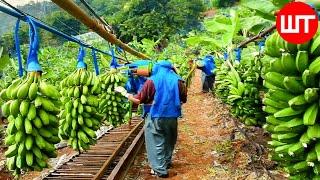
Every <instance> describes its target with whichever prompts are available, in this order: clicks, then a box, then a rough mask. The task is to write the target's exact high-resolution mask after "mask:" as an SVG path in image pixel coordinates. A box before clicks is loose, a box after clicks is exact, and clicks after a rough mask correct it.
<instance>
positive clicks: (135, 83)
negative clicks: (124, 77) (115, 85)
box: [126, 60, 151, 94]
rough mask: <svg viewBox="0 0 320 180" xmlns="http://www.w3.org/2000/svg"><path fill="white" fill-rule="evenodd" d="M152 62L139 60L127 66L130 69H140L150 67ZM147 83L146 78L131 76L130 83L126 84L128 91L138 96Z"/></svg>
mask: <svg viewBox="0 0 320 180" xmlns="http://www.w3.org/2000/svg"><path fill="white" fill-rule="evenodd" d="M150 62H151V61H150V60H137V61H134V62H133V63H130V64H128V65H126V66H128V67H129V68H138V67H139V66H145V65H148V64H149V63H150ZM146 81H147V78H146V77H143V76H134V75H133V74H129V78H128V81H127V83H126V90H127V91H128V92H130V93H134V94H137V93H138V92H139V91H140V90H141V89H142V87H143V84H144V83H145V82H146Z"/></svg>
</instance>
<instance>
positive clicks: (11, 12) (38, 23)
mask: <svg viewBox="0 0 320 180" xmlns="http://www.w3.org/2000/svg"><path fill="white" fill-rule="evenodd" d="M0 1H1V2H2V3H3V4H5V5H7V6H9V7H10V8H11V9H10V8H8V7H5V6H0V11H2V12H4V13H6V14H9V15H11V16H13V17H16V18H18V19H21V20H22V21H27V17H29V18H31V19H32V20H33V21H34V23H35V25H36V26H37V27H39V28H42V29H44V30H47V31H49V32H51V33H53V34H56V35H58V36H60V37H63V38H64V39H66V40H68V41H71V42H74V43H77V44H79V45H81V46H83V47H86V48H89V49H92V50H95V51H96V52H100V53H102V54H106V55H108V56H112V54H111V53H110V52H105V51H102V50H100V49H97V48H95V47H93V46H92V45H89V44H86V43H85V42H83V41H82V40H80V39H77V38H75V37H73V36H70V35H67V34H65V33H63V32H61V31H59V30H57V29H55V28H53V27H51V26H49V25H47V24H45V23H44V22H42V21H41V20H38V19H37V18H34V17H32V16H28V15H27V14H26V13H25V12H23V11H21V10H19V9H17V8H15V7H14V6H12V5H11V4H9V3H8V2H6V1H5V0H0ZM115 58H117V59H119V60H124V59H123V58H121V57H116V56H115Z"/></svg>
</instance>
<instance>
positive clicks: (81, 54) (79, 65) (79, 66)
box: [77, 46, 87, 69]
mask: <svg viewBox="0 0 320 180" xmlns="http://www.w3.org/2000/svg"><path fill="white" fill-rule="evenodd" d="M85 56H86V51H85V50H84V48H83V47H82V46H80V48H79V54H78V62H77V69H84V68H87V65H86V63H85V62H84V57H85Z"/></svg>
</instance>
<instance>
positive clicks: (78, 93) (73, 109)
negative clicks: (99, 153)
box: [59, 69, 103, 150]
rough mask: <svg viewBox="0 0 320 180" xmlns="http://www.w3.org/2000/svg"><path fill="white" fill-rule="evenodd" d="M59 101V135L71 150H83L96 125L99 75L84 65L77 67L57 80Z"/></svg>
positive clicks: (91, 140) (99, 117)
mask: <svg viewBox="0 0 320 180" xmlns="http://www.w3.org/2000/svg"><path fill="white" fill-rule="evenodd" d="M60 88H61V91H60V93H61V95H62V98H61V101H62V103H63V104H64V107H63V110H62V112H61V114H60V116H61V120H60V126H59V135H60V137H61V138H62V139H66V140H68V145H69V146H71V147H72V148H73V149H75V150H87V149H89V147H90V145H92V144H95V143H96V133H95V131H96V130H98V129H99V128H100V125H101V120H102V118H103V116H102V115H100V114H99V113H98V105H99V104H98V102H99V99H98V95H99V94H100V93H101V84H100V80H99V78H98V77H97V76H96V75H95V74H94V73H92V72H89V71H87V70H85V69H77V70H76V71H74V72H73V73H72V74H70V75H69V76H67V77H66V78H65V79H63V80H62V81H61V83H60Z"/></svg>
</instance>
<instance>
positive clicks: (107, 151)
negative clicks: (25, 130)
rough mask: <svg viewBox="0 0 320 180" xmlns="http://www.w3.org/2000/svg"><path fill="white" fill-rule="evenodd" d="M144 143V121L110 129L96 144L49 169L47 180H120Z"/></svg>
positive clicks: (138, 119) (136, 121)
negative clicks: (55, 167) (59, 165)
mask: <svg viewBox="0 0 320 180" xmlns="http://www.w3.org/2000/svg"><path fill="white" fill-rule="evenodd" d="M143 143H144V138H143V121H142V120H141V119H140V118H138V117H135V118H133V119H132V121H131V125H123V126H120V127H118V128H115V129H112V130H110V131H109V132H107V133H106V134H105V135H104V136H102V137H101V138H100V139H99V140H98V142H97V144H95V145H94V146H91V148H90V149H89V150H87V151H85V152H83V153H81V154H79V155H77V156H75V157H73V158H72V159H71V160H70V161H68V162H66V163H65V164H63V165H62V166H61V167H59V168H58V169H56V170H54V171H53V172H51V173H50V174H49V175H48V176H46V177H45V178H44V179H46V180H55V179H56V180H58V179H59V180H87V179H108V180H112V179H123V178H124V177H125V175H126V172H127V170H128V169H129V168H130V166H131V164H132V162H133V161H134V158H135V156H136V154H137V153H138V152H139V150H140V148H141V147H142V145H143Z"/></svg>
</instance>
